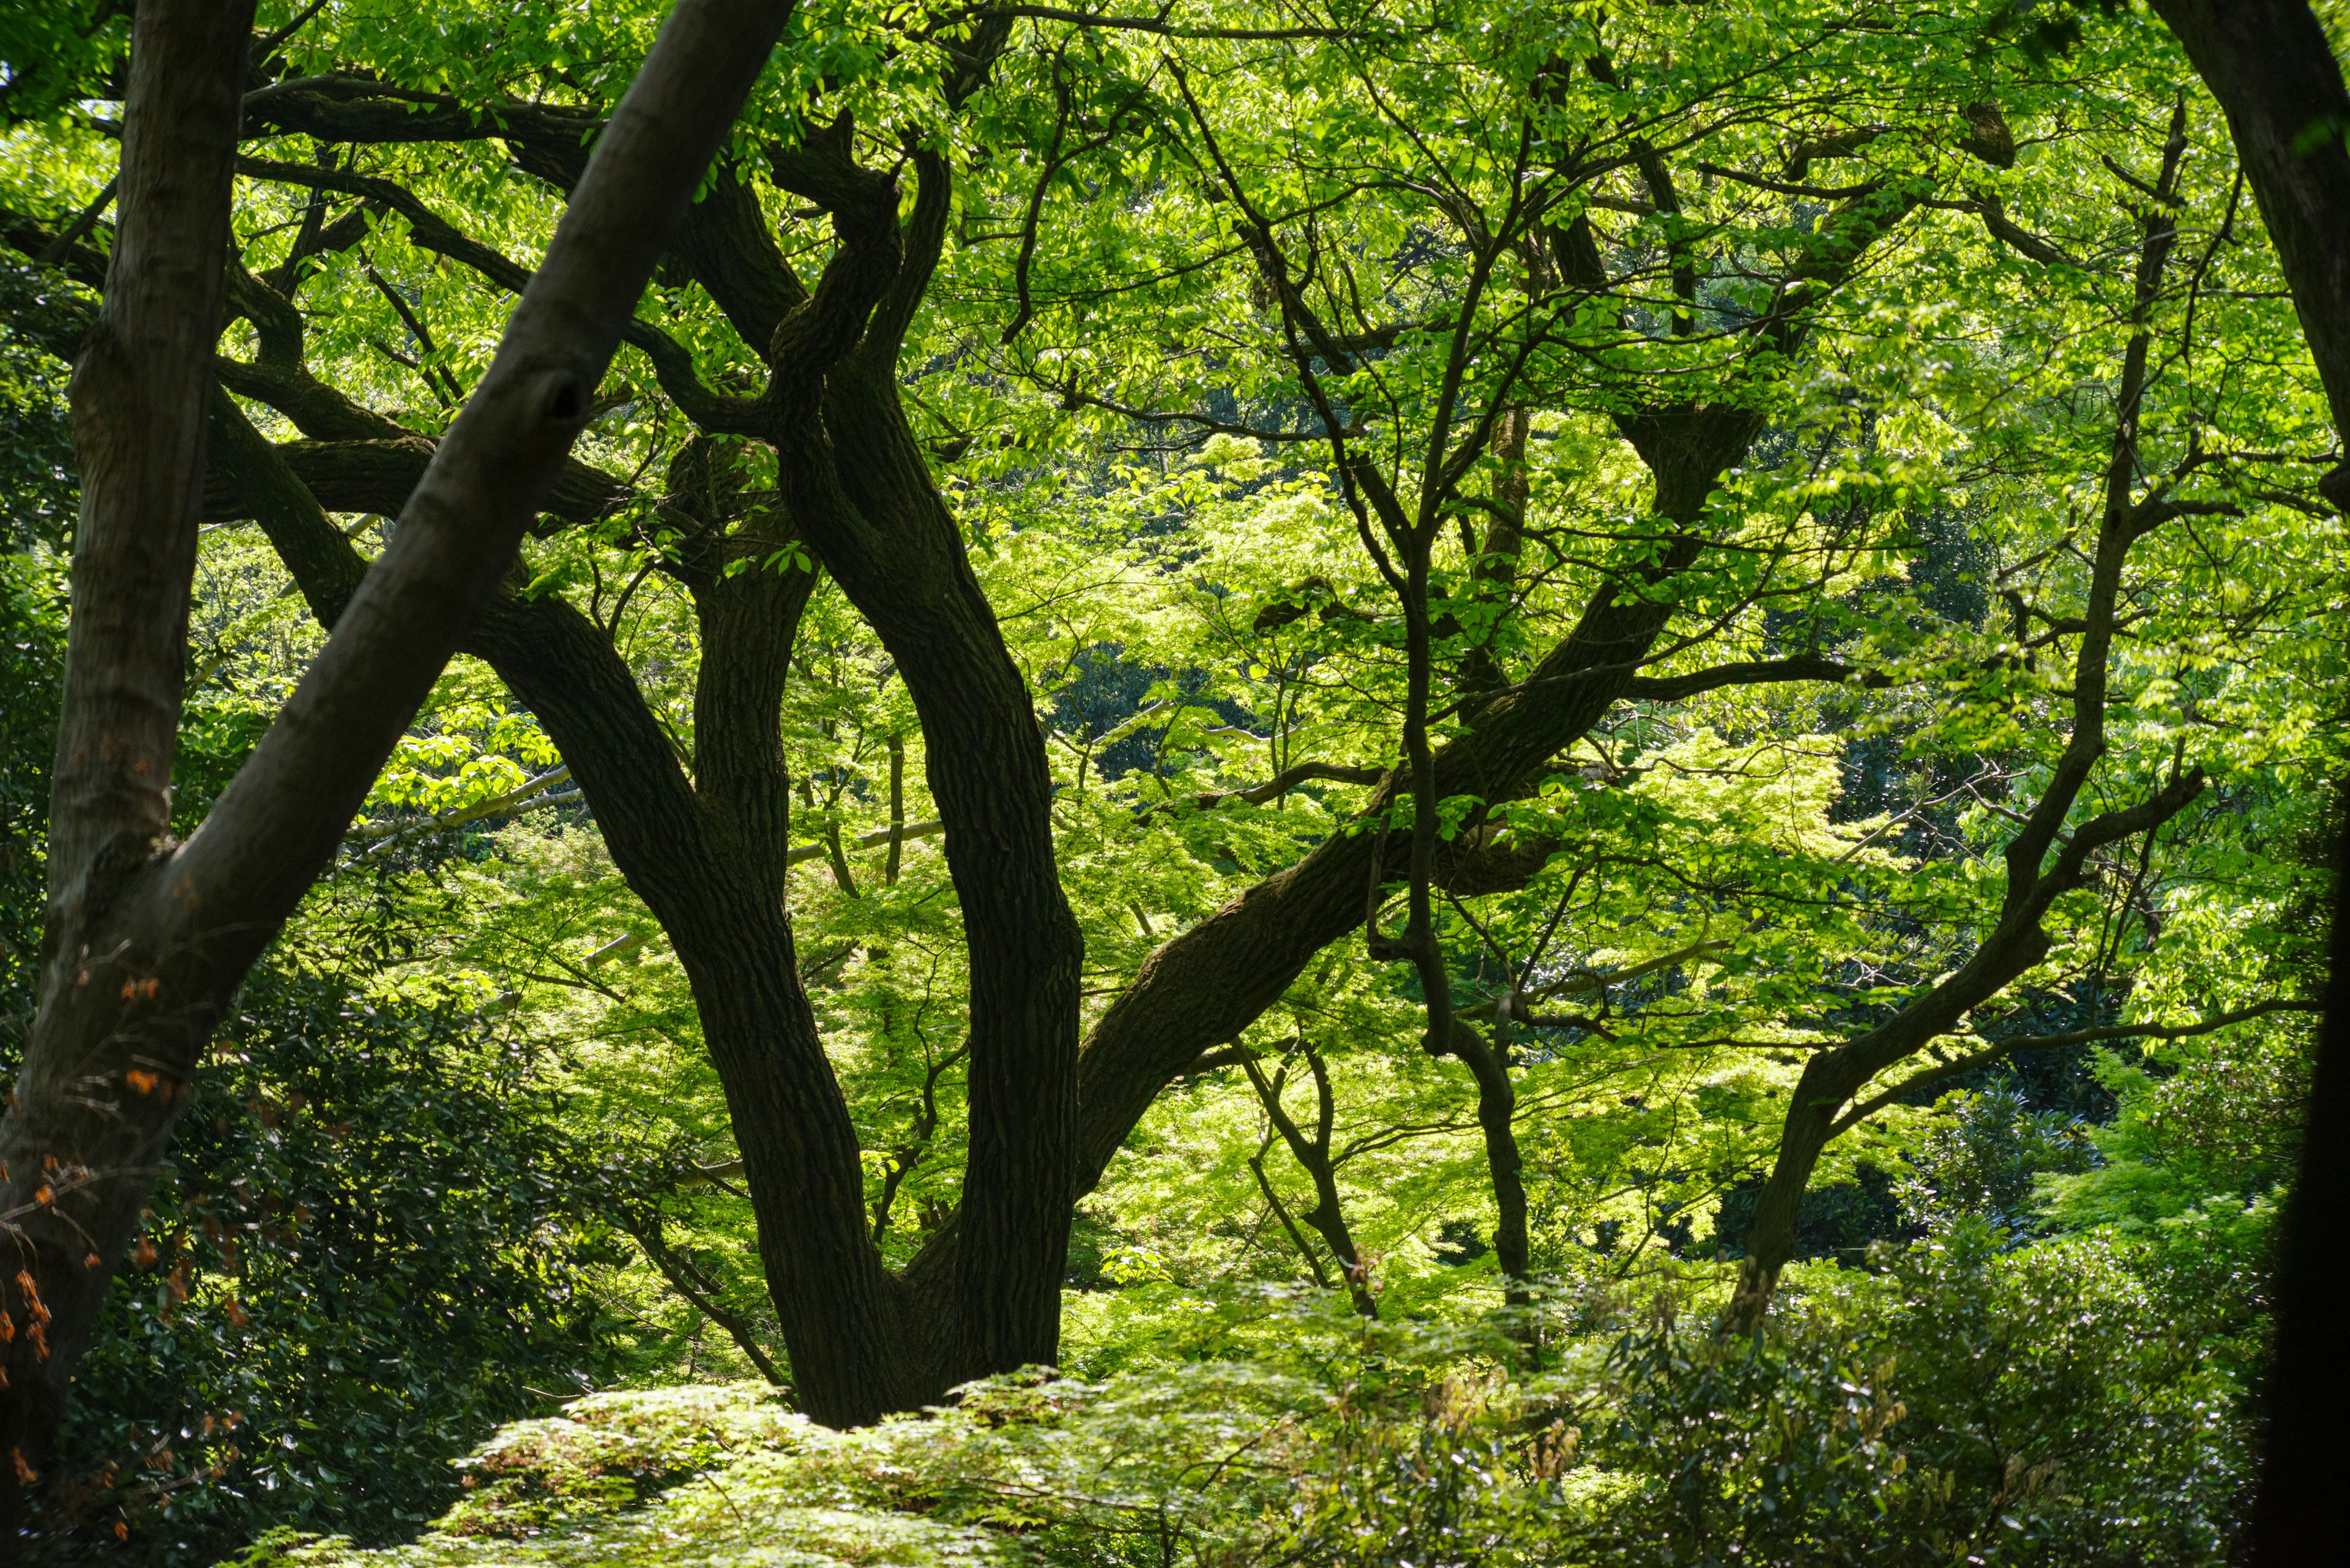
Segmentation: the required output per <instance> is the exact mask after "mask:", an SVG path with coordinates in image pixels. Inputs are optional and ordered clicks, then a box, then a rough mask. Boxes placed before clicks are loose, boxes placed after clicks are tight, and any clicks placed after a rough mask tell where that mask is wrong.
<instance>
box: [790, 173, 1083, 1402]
mask: <svg viewBox="0 0 2350 1568" xmlns="http://www.w3.org/2000/svg"><path fill="white" fill-rule="evenodd" d="M914 164H915V166H916V168H917V170H918V171H919V178H920V186H919V188H918V191H917V193H916V202H915V207H914V212H913V213H912V215H911V217H910V221H909V223H908V224H907V228H906V234H905V235H904V238H903V242H902V249H901V253H900V254H901V257H902V259H901V260H899V262H898V263H897V265H894V266H892V267H890V268H889V271H888V273H887V275H886V279H880V286H879V288H877V290H876V297H875V299H874V303H873V306H872V307H871V317H870V320H869V322H868V324H867V325H866V330H865V332H864V335H863V337H862V338H861V339H860V340H859V342H858V347H857V348H856V349H855V350H854V351H853V352H851V353H848V354H846V355H844V356H843V357H842V358H841V360H840V361H839V362H838V363H837V366H836V367H835V368H834V369H832V370H831V372H830V373H829V374H828V375H827V377H826V379H825V384H824V387H823V389H822V392H821V396H820V397H819V398H818V399H816V408H815V409H814V410H811V411H815V412H818V413H819V414H820V419H819V420H805V421H800V422H796V423H792V422H785V423H784V424H782V425H780V426H779V428H778V431H777V438H778V452H779V457H780V461H781V463H782V466H783V468H784V470H785V474H786V478H785V493H786V494H787V496H788V497H789V498H790V501H791V505H792V513H793V517H794V520H795V522H796V523H798V524H800V525H801V527H802V528H803V529H804V530H805V531H806V534H807V535H808V537H809V538H810V539H812V540H813V541H814V542H815V544H816V546H817V549H818V551H819V553H820V554H821V555H822V556H823V558H824V561H825V565H826V567H827V570H829V571H830V572H831V573H832V575H833V577H834V580H836V581H837V582H838V583H839V584H840V586H841V587H842V589H843V591H845V592H846V593H847V595H848V597H849V599H850V601H851V602H852V603H854V604H855V605H856V606H857V607H858V611H859V612H860V613H861V614H862V615H863V616H864V617H865V618H866V620H867V621H868V623H869V624H870V625H871V626H872V628H873V629H874V631H875V633H876V634H877V635H879V638H880V639H881V641H882V644H883V646H884V647H886V648H887V649H889V654H890V657H891V658H892V659H895V660H896V661H897V664H898V668H899V672H900V673H901V675H902V676H903V678H904V680H905V681H906V689H907V691H908V692H909V693H910V695H911V696H912V697H913V699H914V705H915V709H916V711H917V712H918V713H919V714H920V718H921V722H922V736H923V743H924V747H925V751H926V772H925V777H926V780H927V782H928V783H929V784H930V787H931V795H932V797H933V798H934V799H935V800H936V801H937V802H938V805H939V815H941V817H943V818H944V819H945V821H946V825H947V833H946V854H947V866H948V869H949V871H950V873H951V876H952V877H953V879H954V886H955V894H956V898H958V900H959V901H960V903H961V905H962V920H963V929H964V931H965V933H966V935H967V940H969V943H970V949H971V957H970V973H971V1015H970V1025H971V1044H970V1057H969V1068H968V1095H969V1107H970V1108H969V1127H970V1134H969V1137H970V1144H969V1150H970V1152H969V1155H968V1157H967V1165H966V1168H965V1175H964V1179H963V1185H962V1203H961V1205H960V1207H959V1210H958V1212H957V1215H956V1224H955V1227H954V1231H953V1234H954V1236H955V1237H956V1239H957V1245H956V1246H955V1248H954V1250H953V1252H952V1254H951V1267H950V1268H949V1269H948V1270H947V1271H945V1274H946V1276H947V1277H951V1281H952V1286H951V1292H950V1293H949V1295H948V1300H949V1301H950V1302H951V1306H950V1308H949V1313H950V1317H949V1321H950V1322H951V1325H952V1326H951V1340H950V1343H949V1349H948V1364H947V1367H946V1374H947V1378H948V1381H949V1382H950V1383H952V1382H957V1381H961V1380H962V1379H964V1378H967V1377H972V1376H979V1375H981V1374H982V1373H986V1372H995V1371H1003V1370H1007V1369H1009V1368H1012V1367H1016V1366H1024V1365H1028V1364H1032V1363H1033V1364H1050V1363H1052V1362H1053V1361H1055V1360H1056V1359H1057V1357H1058V1354H1059V1343H1060V1292H1061V1282H1062V1276H1063V1275H1064V1274H1065V1273H1066V1266H1067V1249H1068V1231H1069V1225H1070V1221H1071V1209H1070V1198H1071V1195H1072V1193H1073V1190H1074V1183H1075V1177H1076V1162H1077V1141H1076V1108H1077V1089H1076V1060H1077V992H1078V986H1079V979H1080V972H1081V966H1082V963H1083V960H1084V951H1085V950H1084V940H1083V937H1082V936H1081V934H1080V933H1079V931H1078V929H1077V923H1076V917H1075V916H1074V915H1073V914H1072V913H1071V912H1070V910H1069V907H1068V902H1067V899H1066V896H1065V895H1064V894H1063V892H1062V890H1061V884H1060V877H1059V873H1058V870H1057V868H1056V867H1055V860H1054V854H1053V836H1052V816H1051V805H1052V794H1053V786H1052V773H1051V769H1050V767H1049V765H1048V764H1047V762H1046V760H1045V738H1044V733H1043V731H1042V730H1041V728H1040V727H1039V726H1038V724H1037V722H1036V715H1035V708H1034V706H1033V705H1032V703H1031V701H1030V698H1029V693H1028V687H1027V682H1026V681H1025V680H1024V679H1023V678H1022V676H1021V674H1020V670H1019V668H1018V666H1017V665H1016V664H1014V661H1013V659H1012V656H1011V652H1010V650H1009V649H1007V648H1006V647H1005V645H1004V642H1003V634H1002V632H1001V631H1000V630H999V629H998V628H997V626H996V622H995V613H994V610H993V607H991V606H990V605H989V604H988V602H987V598H986V596H985V594H984V593H983V592H982V591H981V589H980V587H979V581H978V579H977V578H976V577H975V576H973V575H972V569H971V565H970V562H969V560H968V558H967V557H966V556H965V555H964V551H963V542H962V530H961V528H960V527H959V526H958V525H957V524H956V522H955V520H954V517H953V515H952V514H951V513H950V512H949V511H948V510H947V508H946V505H945V504H944V502H943V501H941V498H940V496H939V493H938V491H937V488H936V486H935V485H934V484H933V483H932V481H931V473H930V469H929V465H928V463H927V462H926V461H925V459H924V458H923V456H922V452H921V448H920V445H919V444H918V443H917V441H915V438H914V435H913V432H912V431H911V430H910V428H909V426H908V425H907V422H906V417H905V412H904V410H903V408H902V407H901V405H900V404H899V399H898V391H897V380H896V367H897V361H898V353H899V345H900V343H901V341H902V338H903V335H904V332H905V328H906V324H907V322H908V320H909V319H910V317H911V314H912V311H913V307H914V305H915V303H916V302H917V301H919V300H920V297H921V295H922V292H923V291H924V290H925V289H926V288H927V287H928V286H929V281H930V272H931V267H932V266H933V265H935V262H936V259H937V256H938V250H939V245H940V244H941V240H942V238H943V236H944V233H945V225H946V219H947V213H948V206H949V196H950V180H951V176H950V174H949V171H948V170H947V166H946V164H945V163H944V161H941V160H940V159H938V158H936V157H934V156H932V155H931V154H928V153H918V154H917V155H916V156H915V159H914ZM882 189H883V190H884V191H887V190H888V186H887V184H886V182H884V184H883V187H882ZM889 204H890V205H891V206H892V207H894V205H895V196H894V194H892V195H890V196H889ZM835 214H836V223H838V224H840V226H841V227H842V229H843V234H844V239H845V242H846V244H845V246H844V256H845V257H847V258H848V260H849V262H850V265H867V264H866V263H865V262H864V261H860V260H858V258H856V257H855V256H854V253H855V252H856V251H857V250H858V248H859V247H860V245H862V246H863V247H864V248H865V249H866V250H867V252H868V257H869V256H870V255H871V253H872V252H873V250H874V249H876V248H877V245H876V242H875V241H872V240H866V241H860V240H859V238H858V236H857V234H856V233H855V230H854V228H853V227H852V226H851V225H852V224H853V223H856V222H857V220H856V219H855V218H853V217H847V216H845V215H844V213H843V211H842V209H839V208H836V209H835ZM892 227H893V228H894V223H893V224H892ZM891 237H892V238H894V237H895V236H894V235H893V236H891ZM877 259H878V258H877ZM836 265H839V264H836ZM877 278H879V272H878V269H877ZM833 281H834V280H833V276H832V274H831V272H830V270H829V269H828V270H827V276H826V278H825V280H824V281H823V282H822V283H821V284H819V285H818V286H817V290H816V299H815V301H814V302H813V304H812V306H811V309H816V308H821V307H822V306H823V305H824V303H825V296H826V290H827V288H829V287H830V286H832V284H833ZM789 330H790V328H789V327H788V326H787V327H785V330H784V333H779V334H778V337H779V339H780V338H781V337H783V336H784V335H785V333H788V332H789ZM788 418H789V416H788V415H787V416H786V420H787V421H788ZM926 1275H927V1276H928V1277H929V1278H931V1279H933V1280H937V1279H939V1275H937V1274H936V1273H932V1272H930V1271H924V1270H917V1271H916V1278H917V1279H918V1280H919V1279H922V1278H924V1277H925V1276H926ZM941 1282H943V1281H941Z"/></svg>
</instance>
